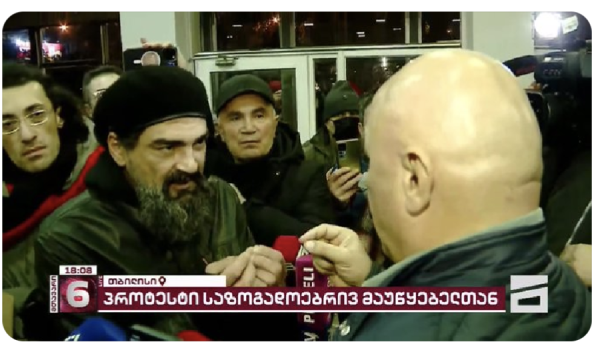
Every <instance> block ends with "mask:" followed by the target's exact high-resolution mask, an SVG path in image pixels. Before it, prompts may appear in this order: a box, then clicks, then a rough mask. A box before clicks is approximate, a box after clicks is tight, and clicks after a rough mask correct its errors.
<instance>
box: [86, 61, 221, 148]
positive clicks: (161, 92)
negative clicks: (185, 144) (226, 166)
mask: <svg viewBox="0 0 600 346" xmlns="http://www.w3.org/2000/svg"><path fill="white" fill-rule="evenodd" d="M184 117H185V118H187V117H199V118H203V119H206V124H207V127H208V131H209V133H214V123H213V118H212V115H211V111H210V106H209V103H208V96H207V94H206V89H205V87H204V84H203V83H202V81H201V80H200V79H198V78H197V77H196V76H194V75H193V74H192V73H190V72H188V71H186V70H184V69H181V68H177V67H169V66H147V67H144V68H141V69H136V70H132V71H130V72H127V73H125V74H124V75H123V76H122V77H121V78H119V80H117V81H116V82H115V83H114V84H113V85H112V86H111V87H110V88H108V90H106V92H105V93H104V94H103V95H102V98H100V100H99V101H98V104H97V105H96V108H95V109H94V114H93V119H94V123H95V126H94V134H95V135H96V139H97V140H98V143H100V144H101V145H103V146H106V140H107V137H108V133H109V132H115V133H116V134H117V135H118V136H128V135H131V134H133V133H135V132H137V131H142V130H144V129H145V128H148V127H150V126H152V125H156V124H158V123H161V122H164V121H168V120H172V119H177V118H184Z"/></svg>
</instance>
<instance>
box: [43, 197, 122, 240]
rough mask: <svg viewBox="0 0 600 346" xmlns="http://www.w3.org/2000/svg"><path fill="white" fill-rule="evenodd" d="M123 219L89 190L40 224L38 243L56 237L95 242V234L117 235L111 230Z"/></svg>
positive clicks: (68, 202) (55, 211)
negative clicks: (109, 233)
mask: <svg viewBox="0 0 600 346" xmlns="http://www.w3.org/2000/svg"><path fill="white" fill-rule="evenodd" d="M118 219H119V216H118V215H117V214H116V213H115V212H114V210H113V208H111V207H109V206H108V203H107V202H105V201H102V200H99V199H97V198H95V197H94V196H93V195H92V194H90V192H89V190H85V191H84V192H82V193H81V194H79V195H78V196H76V197H73V198H72V199H70V200H69V201H67V202H66V203H65V204H63V205H62V206H60V207H59V208H57V209H56V210H54V212H52V213H51V214H50V215H48V216H47V217H46V218H45V219H44V220H43V221H42V223H41V224H40V230H39V236H38V240H41V241H43V240H47V239H51V238H55V237H68V238H71V239H78V238H82V239H84V238H94V237H93V233H94V232H103V233H104V232H106V231H113V230H115V229H117V228H118V227H109V225H110V224H114V223H116V222H117V221H118Z"/></svg>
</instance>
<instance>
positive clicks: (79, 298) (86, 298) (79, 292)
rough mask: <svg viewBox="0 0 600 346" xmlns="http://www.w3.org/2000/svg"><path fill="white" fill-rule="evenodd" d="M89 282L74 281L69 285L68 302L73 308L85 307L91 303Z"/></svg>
mask: <svg viewBox="0 0 600 346" xmlns="http://www.w3.org/2000/svg"><path fill="white" fill-rule="evenodd" d="M88 287H89V282H87V281H73V282H71V283H69V287H67V303H69V305H70V306H71V307H73V308H85V307H86V306H88V304H89V303H90V294H89V293H88Z"/></svg>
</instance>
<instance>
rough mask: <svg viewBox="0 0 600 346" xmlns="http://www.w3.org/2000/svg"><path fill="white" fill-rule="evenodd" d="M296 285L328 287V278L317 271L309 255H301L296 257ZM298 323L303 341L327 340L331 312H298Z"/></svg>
mask: <svg viewBox="0 0 600 346" xmlns="http://www.w3.org/2000/svg"><path fill="white" fill-rule="evenodd" d="M296 287H302V288H308V289H310V288H312V287H329V279H328V278H327V276H325V275H322V274H319V272H317V270H316V269H315V266H314V264H313V259H312V256H311V255H303V256H301V257H298V258H297V259H296ZM298 323H299V324H300V326H301V329H302V334H303V339H304V341H320V340H327V339H328V337H327V336H328V330H329V326H330V324H331V314H330V313H323V312H320V313H300V314H298Z"/></svg>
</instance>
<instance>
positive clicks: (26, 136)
mask: <svg viewBox="0 0 600 346" xmlns="http://www.w3.org/2000/svg"><path fill="white" fill-rule="evenodd" d="M18 132H19V133H20V135H21V142H23V143H29V142H31V141H33V140H34V139H35V138H36V134H35V130H34V129H33V126H31V125H29V124H28V123H27V122H26V121H23V122H21V127H20V129H19V131H18Z"/></svg>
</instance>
